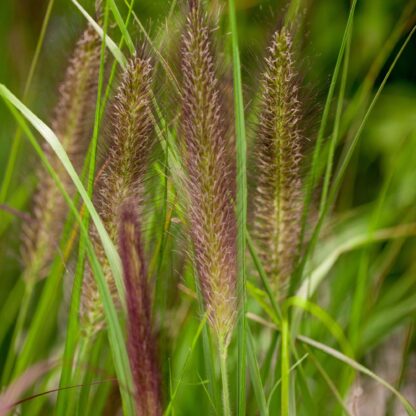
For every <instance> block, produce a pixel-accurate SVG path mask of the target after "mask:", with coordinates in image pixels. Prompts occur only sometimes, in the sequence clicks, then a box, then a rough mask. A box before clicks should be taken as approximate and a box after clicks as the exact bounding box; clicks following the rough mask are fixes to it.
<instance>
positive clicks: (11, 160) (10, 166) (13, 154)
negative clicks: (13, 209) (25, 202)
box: [0, 0, 55, 215]
mask: <svg viewBox="0 0 416 416" xmlns="http://www.w3.org/2000/svg"><path fill="white" fill-rule="evenodd" d="M54 3H55V0H49V2H48V6H47V9H46V12H45V17H44V19H43V21H42V27H41V30H40V34H39V38H38V41H37V43H36V49H35V54H34V55H33V59H32V62H31V64H30V68H29V74H28V76H27V78H26V82H25V87H24V90H23V96H22V101H23V102H25V101H26V99H27V96H28V93H29V88H30V86H31V84H32V80H33V76H34V74H35V70H36V67H37V65H38V62H39V55H40V52H41V49H42V45H43V42H44V40H45V35H46V29H47V28H48V24H49V19H50V17H51V14H52V9H53V5H54ZM21 138H22V131H21V129H20V128H19V127H18V128H17V129H16V132H15V134H14V137H13V140H12V148H11V149H10V153H9V157H8V159H7V165H6V169H5V174H4V177H3V181H2V183H1V188H0V204H1V203H3V202H5V201H6V197H7V193H8V190H9V187H10V183H11V179H12V173H13V171H14V167H15V164H16V159H17V154H18V150H19V146H20V141H21ZM0 215H2V214H0Z"/></svg>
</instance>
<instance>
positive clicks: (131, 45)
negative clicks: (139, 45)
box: [107, 0, 136, 55]
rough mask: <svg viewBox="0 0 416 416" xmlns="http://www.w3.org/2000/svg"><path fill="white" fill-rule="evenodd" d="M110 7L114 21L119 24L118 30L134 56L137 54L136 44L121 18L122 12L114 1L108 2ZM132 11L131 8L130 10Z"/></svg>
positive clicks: (109, 0)
mask: <svg viewBox="0 0 416 416" xmlns="http://www.w3.org/2000/svg"><path fill="white" fill-rule="evenodd" d="M107 1H108V4H109V6H110V9H111V12H112V13H113V16H114V20H115V21H116V23H117V26H118V28H119V29H120V32H121V34H122V35H123V38H124V40H125V41H126V45H127V48H128V49H129V52H130V54H132V55H133V54H134V53H135V52H136V48H135V47H134V43H133V41H132V39H131V37H130V33H129V31H128V30H127V26H126V24H125V23H124V21H123V18H122V17H121V14H120V11H119V10H118V8H117V5H116V3H115V1H114V0H107ZM130 10H131V8H130Z"/></svg>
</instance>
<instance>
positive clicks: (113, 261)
mask: <svg viewBox="0 0 416 416" xmlns="http://www.w3.org/2000/svg"><path fill="white" fill-rule="evenodd" d="M0 95H2V96H3V98H4V100H5V102H6V104H7V105H8V106H9V108H10V110H11V111H12V113H13V114H14V116H15V117H16V119H17V120H18V122H19V124H20V125H21V127H22V129H24V131H25V134H26V135H27V136H28V138H29V140H30V142H31V144H32V145H33V146H34V148H35V150H36V151H37V153H38V154H39V156H40V157H41V159H42V162H43V163H44V164H45V166H46V168H47V169H48V172H49V173H50V174H51V175H52V177H53V179H54V180H55V183H56V184H57V186H58V187H59V189H60V190H61V192H62V194H63V196H64V197H65V200H66V202H67V203H68V205H69V207H70V209H71V211H72V212H73V214H74V215H75V217H76V219H77V220H78V223H79V225H80V230H81V232H82V234H83V237H84V238H85V241H86V242H87V250H88V256H89V259H90V262H91V267H92V269H93V272H94V273H93V274H94V277H95V278H96V283H97V287H98V290H99V293H100V296H101V298H102V302H103V306H104V311H105V316H106V320H107V323H108V330H109V342H110V346H111V349H112V353H113V359H114V365H115V369H116V372H117V375H118V378H119V383H120V393H121V396H122V402H123V409H124V412H125V414H126V415H134V409H135V405H134V400H133V397H132V395H131V393H130V392H131V391H132V386H133V382H132V375H131V371H130V366H129V360H128V356H127V351H126V347H125V344H124V336H123V332H122V329H121V325H120V322H119V320H118V318H117V312H116V309H115V306H114V304H113V301H112V298H111V294H110V291H109V288H108V286H107V283H106V281H105V278H104V275H103V272H102V270H101V266H100V264H99V262H98V260H97V258H96V256H95V253H94V249H93V247H92V244H91V242H90V241H89V239H88V238H89V236H88V230H87V229H86V228H85V227H84V224H83V221H82V218H81V216H80V215H79V213H78V211H77V209H76V207H75V205H74V203H73V202H72V200H71V198H70V197H69V196H68V194H67V192H66V191H65V189H64V187H63V185H62V183H61V182H60V180H59V178H58V176H57V175H56V173H55V172H54V170H53V168H52V167H51V165H50V163H49V162H48V160H47V158H46V157H45V155H44V153H43V150H42V149H41V147H40V146H39V144H38V143H37V141H36V139H35V138H34V136H33V135H32V134H31V131H30V130H29V128H28V127H27V125H26V123H25V121H24V119H23V118H22V117H21V116H20V114H19V113H17V111H16V109H17V110H18V111H20V112H21V113H22V114H23V116H24V117H25V118H26V119H28V120H29V121H30V123H31V124H32V125H33V126H34V127H35V128H36V129H37V130H38V131H39V132H40V133H41V134H42V136H43V137H44V138H45V140H47V141H48V143H49V144H50V146H51V147H52V149H53V150H54V151H55V152H56V154H57V156H58V157H59V159H60V160H61V162H62V163H63V165H64V167H65V168H66V170H67V172H68V174H69V175H70V177H71V179H72V180H73V182H74V184H75V186H76V187H77V189H78V191H79V193H80V195H81V197H82V199H83V201H84V203H85V205H86V207H87V208H88V209H89V213H90V215H91V217H92V219H93V221H94V223H95V225H96V227H97V230H98V233H99V235H100V238H101V240H102V243H103V246H104V247H105V251H106V254H107V256H108V260H109V262H110V265H111V268H112V272H113V276H114V278H116V276H117V273H118V276H117V277H118V278H119V279H120V281H122V280H121V269H120V265H119V264H117V262H118V263H119V262H120V259H119V258H118V253H117V251H116V249H115V247H114V245H113V243H112V242H111V240H110V238H109V236H108V234H107V232H106V230H105V228H104V226H103V224H102V222H101V219H100V218H99V216H98V214H97V212H96V210H95V208H94V206H93V205H92V202H91V199H90V198H89V196H88V194H87V192H86V190H85V188H84V186H83V185H82V183H81V181H80V179H79V177H78V175H77V174H76V172H75V169H74V167H73V166H72V164H71V162H70V160H69V158H68V155H67V154H66V152H65V150H64V149H63V148H62V145H61V144H60V142H59V140H58V138H57V137H56V135H55V134H54V133H53V131H52V130H51V129H50V128H49V127H48V126H46V124H45V123H43V122H42V121H41V120H40V119H39V118H38V117H36V116H35V115H34V114H33V113H32V112H31V111H30V110H29V109H28V108H27V107H26V106H25V105H24V104H22V103H21V102H20V101H19V100H18V99H17V98H16V97H15V96H14V95H13V94H12V93H11V92H10V91H9V90H8V89H7V88H6V87H5V86H4V85H1V84H0ZM52 296H53V295H52ZM123 299H124V296H123V297H122V298H121V299H120V300H123Z"/></svg>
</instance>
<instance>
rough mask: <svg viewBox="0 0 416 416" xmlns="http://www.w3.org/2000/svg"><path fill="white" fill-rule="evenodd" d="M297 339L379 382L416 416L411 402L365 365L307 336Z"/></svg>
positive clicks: (408, 411) (410, 413) (300, 336)
mask: <svg viewBox="0 0 416 416" xmlns="http://www.w3.org/2000/svg"><path fill="white" fill-rule="evenodd" d="M297 338H298V339H299V340H300V341H302V342H304V343H305V344H308V345H310V346H311V347H314V348H316V349H318V350H320V351H322V352H324V353H326V354H328V355H330V356H331V357H334V358H336V359H337V360H339V361H342V362H343V363H345V364H347V365H348V366H350V367H351V368H353V369H354V370H357V371H359V372H360V373H362V374H365V375H367V376H369V377H371V378H372V379H373V380H375V381H377V382H378V383H380V384H381V385H382V386H384V387H385V388H386V389H387V390H390V391H391V392H392V393H393V394H394V395H395V396H396V397H397V399H398V400H399V401H400V403H401V404H402V405H403V407H404V408H405V409H406V411H407V413H408V414H409V415H410V416H416V411H415V409H414V408H413V407H412V405H411V404H410V403H409V401H408V400H407V399H406V398H405V397H404V396H403V395H402V394H401V393H400V392H399V391H398V390H397V389H396V388H394V387H393V386H392V385H391V384H390V383H388V382H387V381H386V380H384V379H383V378H381V377H380V376H378V375H377V374H375V373H373V372H372V371H371V370H369V369H368V368H367V367H364V366H363V365H361V364H360V363H358V362H357V361H355V360H353V359H352V358H350V357H347V356H346V355H344V354H342V353H340V352H339V351H337V350H335V349H333V348H331V347H328V346H327V345H325V344H322V343H321V342H318V341H315V340H314V339H312V338H309V337H306V336H303V335H298V337H297Z"/></svg>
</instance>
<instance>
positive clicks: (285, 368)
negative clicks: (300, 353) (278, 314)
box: [280, 316, 290, 416]
mask: <svg viewBox="0 0 416 416" xmlns="http://www.w3.org/2000/svg"><path fill="white" fill-rule="evenodd" d="M289 337H290V331H289V322H288V320H287V317H286V316H283V319H282V351H281V378H282V386H281V403H280V405H281V413H280V414H281V415H282V416H289V415H290V413H289V402H290V395H289V394H290V393H289V386H290V355H289V354H290V353H289V342H290V341H289Z"/></svg>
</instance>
